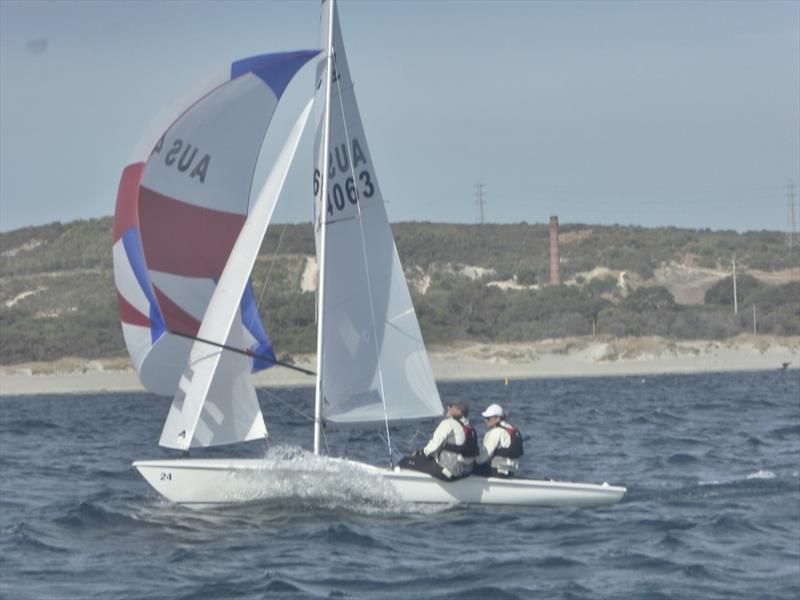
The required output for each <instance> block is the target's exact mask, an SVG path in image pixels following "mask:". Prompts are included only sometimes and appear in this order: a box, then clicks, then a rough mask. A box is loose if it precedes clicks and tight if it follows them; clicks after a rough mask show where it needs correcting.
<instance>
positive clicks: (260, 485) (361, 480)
mask: <svg viewBox="0 0 800 600" xmlns="http://www.w3.org/2000/svg"><path fill="white" fill-rule="evenodd" d="M133 466H134V467H135V468H136V469H137V470H138V471H139V473H141V475H142V476H143V477H144V478H145V480H146V481H147V482H148V483H149V484H150V485H151V486H153V488H155V490H156V491H158V492H159V493H160V494H161V495H162V496H164V497H165V498H167V499H168V500H170V501H171V502H175V503H178V504H186V505H192V506H198V507H199V506H213V505H221V504H243V503H248V502H257V501H260V500H266V499H275V498H284V499H290V498H292V497H294V496H300V497H304V496H309V495H313V494H314V493H316V492H318V493H320V494H321V495H324V494H326V493H329V492H330V490H332V489H336V488H337V487H341V486H342V485H343V484H344V485H356V486H360V485H362V484H363V487H364V488H382V491H383V492H384V497H385V495H386V494H385V492H387V491H388V492H389V493H390V494H391V495H393V496H394V497H395V498H396V499H399V500H402V501H405V502H420V503H435V504H498V505H512V506H583V507H592V506H603V505H607V504H615V503H617V502H619V501H620V500H621V499H622V497H623V495H624V494H625V492H626V488H624V487H619V486H612V485H608V484H602V485H595V484H588V483H567V482H557V481H538V480H532V479H498V478H493V477H489V478H485V477H467V478H465V479H460V480H458V481H453V482H444V481H439V480H437V479H435V478H433V477H431V476H430V475H428V474H426V473H418V472H414V471H407V470H400V469H395V470H389V469H381V468H379V467H374V466H372V465H367V464H364V463H359V462H355V461H350V460H345V459H337V458H327V459H324V460H322V461H320V462H319V464H318V466H317V467H316V468H311V469H302V470H298V469H296V468H293V467H291V466H286V467H280V466H276V465H275V463H274V462H271V461H266V460H263V459H188V458H187V459H176V460H143V461H136V462H134V463H133ZM369 491H370V490H367V489H365V490H364V492H365V495H368V493H366V492H369Z"/></svg>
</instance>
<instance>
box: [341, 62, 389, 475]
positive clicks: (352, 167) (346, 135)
mask: <svg viewBox="0 0 800 600" xmlns="http://www.w3.org/2000/svg"><path fill="white" fill-rule="evenodd" d="M332 59H333V63H334V65H333V66H334V68H336V72H337V73H339V72H340V71H339V68H338V66H337V65H336V54H335V53H334V55H333V57H332ZM336 87H337V89H338V91H339V108H340V109H341V112H342V126H343V127H344V141H345V152H347V157H348V160H349V162H350V174H351V175H352V176H353V181H354V182H355V181H357V179H356V172H355V165H353V155H352V152H351V151H350V134H349V133H348V131H347V119H346V118H345V114H344V102H343V101H342V83H341V77H339V78H337V79H336ZM354 187H355V189H356V210H357V211H358V228H359V231H360V232H361V253H362V254H363V257H364V272H365V274H366V276H367V297H368V298H369V314H370V317H371V318H372V342H373V344H374V345H375V357H376V358H377V359H378V383H379V385H380V388H381V404H382V405H383V420H384V424H385V425H386V439H387V443H388V445H389V464H390V465H391V466H394V460H393V458H392V437H391V434H390V433H389V413H388V412H387V411H386V390H385V388H384V386H383V367H382V366H381V354H380V348H378V327H377V325H376V323H375V306H374V305H373V302H372V281H371V278H370V276H369V264H368V257H367V240H366V236H365V235H364V215H363V213H362V212H361V194H359V192H358V186H354Z"/></svg>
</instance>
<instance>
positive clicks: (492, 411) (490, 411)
mask: <svg viewBox="0 0 800 600" xmlns="http://www.w3.org/2000/svg"><path fill="white" fill-rule="evenodd" d="M481 416H482V417H484V418H486V419H491V418H492V417H502V416H503V407H502V406H500V405H499V404H490V405H489V407H488V408H487V409H486V410H485V411H483V412H482V413H481Z"/></svg>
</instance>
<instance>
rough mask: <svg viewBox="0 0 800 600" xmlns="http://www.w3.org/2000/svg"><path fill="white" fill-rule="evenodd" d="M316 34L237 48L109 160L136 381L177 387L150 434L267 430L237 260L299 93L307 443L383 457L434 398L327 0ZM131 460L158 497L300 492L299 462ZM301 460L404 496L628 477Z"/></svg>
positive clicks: (258, 435) (254, 241) (252, 249)
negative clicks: (474, 472)
mask: <svg viewBox="0 0 800 600" xmlns="http://www.w3.org/2000/svg"><path fill="white" fill-rule="evenodd" d="M320 46H321V47H322V48H324V50H323V51H322V53H320V52H318V51H297V52H285V53H277V54H267V55H262V56H255V57H251V58H247V59H243V60H240V61H236V62H235V63H233V64H232V65H231V66H230V69H228V70H226V71H224V72H222V73H219V74H218V76H217V77H216V78H214V79H213V80H212V81H211V82H210V83H209V84H207V85H205V86H204V87H201V88H199V91H197V90H196V91H195V92H194V94H193V95H192V96H190V97H189V98H187V99H186V100H185V101H183V102H180V103H177V104H175V105H173V106H172V107H170V110H169V111H167V113H166V117H162V118H161V119H159V120H158V121H157V122H156V123H155V124H154V126H153V127H152V128H151V134H149V135H148V136H145V139H144V140H143V141H142V142H141V143H140V144H139V145H138V146H137V148H136V150H135V151H134V156H133V158H132V160H131V164H129V165H128V167H126V169H125V170H124V172H123V175H122V180H121V182H120V188H119V193H118V198H117V207H116V212H115V220H114V276H115V283H116V287H117V292H118V304H119V311H120V316H121V319H122V327H123V333H124V336H125V342H126V345H127V347H128V351H129V353H130V355H131V358H132V360H133V363H134V365H135V367H136V370H137V372H138V374H139V377H140V379H141V380H142V383H143V384H144V386H145V387H146V388H147V389H148V390H150V391H152V392H154V393H158V394H162V395H168V396H172V397H173V401H172V405H171V408H170V411H169V414H168V416H167V419H166V423H165V424H164V429H163V431H162V433H161V438H160V440H159V445H161V446H162V447H165V448H169V449H173V450H178V451H183V452H189V451H190V450H191V449H194V448H204V447H212V446H221V445H228V444H235V443H240V442H245V441H250V440H258V439H263V438H265V437H266V434H267V428H266V424H265V422H264V418H263V415H262V413H261V408H260V406H259V404H258V399H257V397H256V393H255V387H254V384H253V381H252V377H251V373H252V372H254V371H258V370H262V369H267V368H270V367H274V366H275V365H276V364H281V363H279V362H278V361H277V360H276V357H275V352H274V350H273V348H272V344H271V342H270V340H269V337H268V336H267V333H266V330H265V328H264V326H263V324H262V322H261V319H260V317H259V313H258V306H257V303H256V300H255V295H254V293H253V289H252V285H251V282H250V273H251V271H252V268H253V265H254V263H255V260H256V257H257V255H258V252H259V249H260V247H261V243H262V241H263V239H264V236H265V234H266V231H267V229H268V227H269V225H270V220H271V218H272V214H273V211H274V209H275V206H276V203H277V201H278V198H279V196H280V192H281V189H282V187H283V182H284V180H285V177H286V174H287V172H288V170H289V168H290V166H291V164H292V162H293V160H294V156H295V151H296V149H297V146H298V144H299V140H300V136H301V134H302V132H303V130H304V128H305V125H306V121H307V120H308V119H309V117H310V115H311V113H312V107H313V113H314V117H313V118H314V122H315V126H316V127H315V128H316V134H315V144H314V171H313V193H314V232H315V240H316V249H317V262H318V264H319V281H318V285H317V290H318V298H317V300H318V301H317V307H318V308H317V311H318V312H317V325H318V331H317V369H316V373H315V374H314V373H311V375H315V376H316V388H315V389H316V391H315V410H314V417H313V423H314V428H313V449H314V454H317V455H319V454H320V453H321V440H322V436H323V429H324V428H327V429H349V428H360V429H377V428H380V429H382V430H383V436H384V439H385V441H386V446H387V448H388V451H389V454H390V456H391V453H392V441H391V434H392V429H393V426H395V425H398V424H403V423H415V422H417V423H418V422H421V421H424V420H431V419H433V418H436V417H438V416H440V415H441V413H442V402H441V399H440V397H439V392H438V390H437V387H436V383H435V381H434V378H433V373H432V371H431V367H430V363H429V361H428V355H427V352H426V350H425V345H424V343H423V340H422V334H421V332H420V328H419V323H418V321H417V316H416V312H415V310H414V306H413V304H412V301H411V295H410V293H409V290H408V285H407V283H406V279H405V276H404V274H403V269H402V266H401V264H400V259H399V257H398V254H397V249H396V247H395V243H394V238H393V236H392V232H391V228H390V226H389V221H388V218H387V215H386V209H385V206H384V200H383V195H382V193H381V190H380V187H379V185H378V179H377V176H376V173H375V168H374V163H373V161H372V156H371V154H370V151H369V146H368V144H367V139H366V135H365V133H364V128H363V125H362V123H361V116H360V113H359V110H358V105H357V103H356V97H355V91H354V86H353V82H352V79H351V77H350V70H349V66H348V63H347V57H346V53H345V48H344V45H343V43H342V34H341V28H340V25H339V19H338V13H337V11H336V7H335V6H334V3H333V0H325V1H324V2H323V3H322V18H321V44H320ZM315 58H316V59H317V64H316V69H317V77H316V89H315V92H314V98H313V104H312V103H311V102H309V104H308V105H307V106H306V108H305V109H304V110H303V111H302V113H301V115H300V117H299V118H298V120H297V122H296V124H295V126H294V128H293V129H292V131H291V132H290V134H289V136H288V138H287V140H286V142H285V144H284V147H283V149H282V150H281V152H280V153H279V155H278V158H277V160H276V161H275V164H274V165H273V168H272V171H271V172H270V174H269V176H268V177H267V180H266V183H265V184H264V187H263V188H262V190H261V191H260V193H259V194H258V195H257V198H256V200H255V202H251V201H250V195H251V189H250V186H251V181H252V176H253V172H254V170H255V166H256V162H257V158H258V154H259V151H260V149H261V145H262V143H263V140H264V136H265V135H266V134H267V130H268V127H269V124H270V121H271V118H272V114H273V112H274V110H275V107H276V106H277V103H278V101H279V100H280V97H281V95H282V93H283V91H284V89H285V88H286V86H287V85H288V84H289V82H290V81H291V79H292V77H293V76H294V74H295V73H296V72H297V71H298V70H299V69H300V68H302V66H303V65H304V64H305V63H306V62H308V61H310V60H312V59H315ZM283 366H285V367H289V368H295V367H292V366H291V365H283ZM134 466H135V467H136V469H138V470H139V472H140V473H141V474H142V475H143V477H144V478H145V479H146V480H147V481H148V482H149V483H150V484H151V485H152V486H153V487H154V488H155V489H156V490H157V491H159V492H160V493H161V494H163V495H164V496H165V497H166V498H168V499H170V500H171V501H173V502H178V503H184V504H191V505H198V506H202V505H209V504H227V503H241V502H252V501H254V500H257V499H259V498H262V497H265V494H266V495H267V496H268V495H269V493H271V492H270V490H272V491H274V490H275V489H282V488H281V486H283V488H285V487H286V486H287V485H289V487H290V488H291V489H294V491H295V492H296V493H301V494H302V492H303V488H302V485H303V482H304V479H303V478H304V477H306V475H308V472H307V471H306V472H302V471H301V472H300V473H297V472H293V471H292V470H291V469H284V468H281V467H279V466H278V467H276V466H275V465H274V464H272V463H268V462H265V461H259V460H253V459H196V458H181V459H175V460H153V461H136V462H135V463H134ZM314 469H316V470H314ZM314 469H312V474H314V477H312V479H313V482H314V485H318V483H319V481H323V482H324V485H328V486H331V487H335V486H336V485H338V481H337V478H340V477H347V473H350V474H352V473H357V474H358V475H359V476H363V477H366V479H359V481H362V482H363V485H365V486H367V487H368V486H370V485H374V484H378V483H379V484H381V485H386V486H387V487H386V489H387V490H389V492H390V493H391V494H394V495H396V496H398V497H400V498H401V499H403V500H405V501H409V502H434V503H477V504H514V505H534V506H598V505H603V504H611V503H614V502H617V501H619V500H620V498H622V495H623V494H624V493H625V488H621V487H613V486H608V485H600V486H598V485H592V484H574V483H559V482H550V481H535V480H523V479H497V478H481V477H469V478H465V479H461V480H458V481H453V482H443V481H440V480H437V479H434V478H433V477H431V476H430V475H427V474H424V473H418V472H412V471H407V470H396V469H381V468H379V467H375V466H371V465H366V464H363V463H357V462H355V461H350V460H345V459H336V458H326V459H324V460H321V462H319V463H318V464H317V465H316V466H315V467H314ZM341 469H345V472H343V471H341ZM303 473H305V475H303ZM320 474H324V475H325V476H324V477H322V479H321V480H320V477H319V476H320ZM298 477H299V480H298ZM297 481H300V487H299V488H298V487H297ZM370 482H372V483H370ZM305 483H306V484H308V483H309V480H308V478H306V480H305ZM276 486H277V488H276ZM292 486H295V487H292Z"/></svg>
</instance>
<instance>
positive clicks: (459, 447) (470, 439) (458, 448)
mask: <svg viewBox="0 0 800 600" xmlns="http://www.w3.org/2000/svg"><path fill="white" fill-rule="evenodd" d="M456 421H457V422H458V424H459V425H461V427H462V428H463V429H464V443H463V444H450V443H447V444H445V445H444V446H442V450H447V451H448V452H455V453H456V454H460V455H461V456H463V457H464V458H475V457H476V456H478V454H479V450H478V434H477V433H475V430H474V429H473V428H472V427H471V426H470V425H468V424H466V423H464V422H463V421H462V420H461V419H456Z"/></svg>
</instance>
